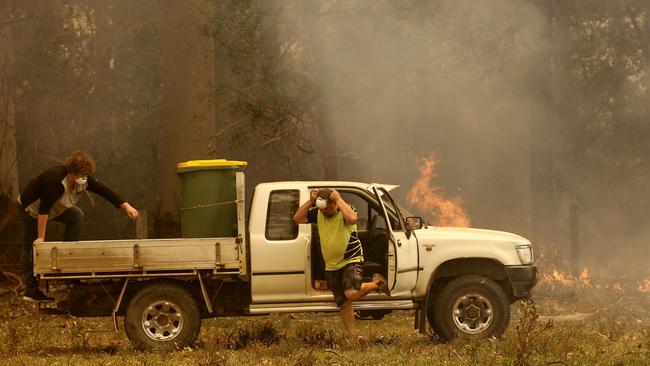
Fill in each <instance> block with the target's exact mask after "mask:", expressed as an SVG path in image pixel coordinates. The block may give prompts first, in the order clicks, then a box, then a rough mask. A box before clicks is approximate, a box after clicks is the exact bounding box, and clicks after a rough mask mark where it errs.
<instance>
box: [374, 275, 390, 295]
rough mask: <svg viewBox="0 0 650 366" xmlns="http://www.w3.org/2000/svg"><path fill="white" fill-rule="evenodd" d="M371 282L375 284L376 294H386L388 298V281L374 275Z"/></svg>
mask: <svg viewBox="0 0 650 366" xmlns="http://www.w3.org/2000/svg"><path fill="white" fill-rule="evenodd" d="M372 282H374V283H376V284H377V292H379V293H380V294H386V295H388V297H390V289H389V288H388V281H386V279H385V278H384V276H382V275H380V274H379V273H375V274H374V275H372Z"/></svg>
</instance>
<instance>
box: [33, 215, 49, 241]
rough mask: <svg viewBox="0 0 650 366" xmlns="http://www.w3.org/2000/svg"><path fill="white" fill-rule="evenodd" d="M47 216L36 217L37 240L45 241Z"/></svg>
mask: <svg viewBox="0 0 650 366" xmlns="http://www.w3.org/2000/svg"><path fill="white" fill-rule="evenodd" d="M47 217H48V216H47V215H38V224H37V227H38V236H37V238H36V239H37V240H38V239H40V240H45V228H47Z"/></svg>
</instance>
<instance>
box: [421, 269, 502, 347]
mask: <svg viewBox="0 0 650 366" xmlns="http://www.w3.org/2000/svg"><path fill="white" fill-rule="evenodd" d="M433 296H434V298H433V299H432V301H433V304H432V306H431V307H430V309H429V314H428V315H429V316H428V319H429V325H431V328H433V331H434V332H435V333H436V334H438V336H440V337H441V338H443V339H445V340H447V341H449V340H452V339H453V338H455V337H465V338H489V337H493V336H494V337H499V336H501V335H502V334H503V332H504V331H505V330H506V327H507V326H508V323H509V322H510V302H509V301H508V298H507V296H506V294H505V293H504V291H503V289H501V287H500V286H499V285H498V284H497V283H496V282H494V281H493V280H491V279H489V278H487V277H483V276H476V275H470V276H462V277H458V278H455V279H453V280H451V281H450V282H449V283H448V284H447V285H445V286H444V287H443V288H442V289H441V290H440V292H439V293H437V294H435V295H433Z"/></svg>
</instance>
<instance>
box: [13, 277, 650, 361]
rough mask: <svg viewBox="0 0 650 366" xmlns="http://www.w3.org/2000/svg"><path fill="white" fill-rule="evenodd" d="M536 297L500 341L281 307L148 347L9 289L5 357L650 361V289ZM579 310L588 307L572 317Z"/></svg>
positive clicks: (398, 317)
mask: <svg viewBox="0 0 650 366" xmlns="http://www.w3.org/2000/svg"><path fill="white" fill-rule="evenodd" d="M535 297H536V305H535V306H530V305H525V304H516V305H513V319H512V321H511V323H510V327H509V328H508V331H507V332H506V334H505V335H504V337H503V338H502V339H499V340H496V339H489V340H476V341H466V340H456V341H454V342H452V343H443V342H441V341H440V340H439V339H436V338H433V339H430V338H429V337H428V336H426V335H421V334H419V333H418V332H417V331H416V330H414V329H413V322H414V314H413V312H412V311H399V312H394V313H392V314H389V315H387V316H386V317H385V318H384V319H383V320H381V321H371V320H370V321H358V322H357V324H358V326H359V330H360V333H361V334H362V335H363V336H364V338H365V340H364V341H363V342H357V341H349V340H348V339H347V338H346V337H345V335H344V333H343V326H342V323H341V320H340V319H339V317H338V315H337V314H292V315H288V314H282V315H272V316H267V317H241V318H219V319H209V320H204V321H203V326H202V330H201V334H200V336H199V342H198V345H197V347H196V348H193V349H185V350H179V351H176V352H169V353H143V352H139V351H137V350H135V349H133V348H132V347H131V345H130V343H129V341H128V339H127V338H126V336H125V335H124V333H123V331H120V332H119V333H115V332H113V330H112V325H111V319H110V318H72V317H68V316H52V315H43V314H37V313H36V311H35V308H34V306H33V305H31V304H28V303H25V302H23V301H21V300H19V299H18V298H16V297H13V296H12V295H5V296H4V297H2V298H0V303H1V304H2V305H3V308H4V309H5V310H4V311H3V312H1V313H0V344H2V348H1V349H0V364H6V365H29V366H33V365H48V366H51V365H167V364H173V365H236V366H241V365H283V366H284V365H313V364H316V365H334V364H340V365H344V364H349V363H351V362H353V363H354V364H358V365H405V364H409V365H434V364H436V365H467V364H478V365H486V364H487V365H562V364H566V365H647V364H650V332H649V330H650V294H644V293H640V292H638V291H627V292H621V291H615V290H611V289H595V288H549V287H546V288H545V287H543V286H541V287H540V288H538V289H537V290H536V293H535ZM575 313H583V314H584V313H586V314H588V315H584V316H583V317H586V318H581V320H571V319H572V317H571V316H569V317H566V315H571V314H575ZM554 319H555V320H554ZM558 319H560V320H564V321H558ZM567 319H568V320H567ZM120 325H121V324H120Z"/></svg>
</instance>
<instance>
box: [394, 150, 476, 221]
mask: <svg viewBox="0 0 650 366" xmlns="http://www.w3.org/2000/svg"><path fill="white" fill-rule="evenodd" d="M417 163H418V168H419V170H420V177H419V178H418V180H417V181H416V182H415V184H414V185H413V187H411V189H410V190H409V193H408V195H407V196H406V199H407V201H408V203H409V204H411V205H413V206H415V207H417V208H418V209H419V210H421V211H422V212H428V213H430V215H431V217H426V219H429V220H428V221H429V222H431V223H432V224H434V225H437V226H456V227H469V226H470V221H469V215H468V214H467V212H466V211H465V209H464V208H463V200H462V198H460V197H453V198H451V199H447V198H445V197H443V196H442V194H440V188H439V187H431V179H432V178H437V177H438V175H437V174H436V173H435V170H434V168H435V167H436V165H437V164H438V160H436V158H435V154H434V153H431V154H430V155H429V156H428V157H424V158H418V159H417Z"/></svg>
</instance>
